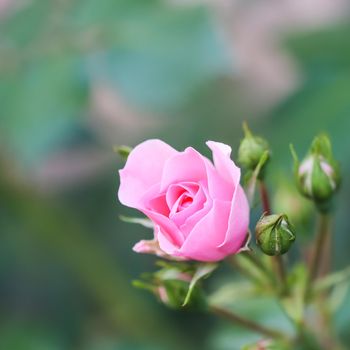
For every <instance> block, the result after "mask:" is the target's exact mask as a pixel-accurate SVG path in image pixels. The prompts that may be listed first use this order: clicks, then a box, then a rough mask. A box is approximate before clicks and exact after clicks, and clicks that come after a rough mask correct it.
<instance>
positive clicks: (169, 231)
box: [118, 140, 249, 261]
mask: <svg viewBox="0 0 350 350" xmlns="http://www.w3.org/2000/svg"><path fill="white" fill-rule="evenodd" d="M207 146H208V147H209V148H210V149H211V151H212V153H213V158H214V165H213V164H212V162H211V161H210V160H209V159H207V158H206V157H204V156H202V155H201V154H200V153H198V152H197V151H196V150H195V149H193V148H192V147H188V148H186V149H185V150H184V151H183V152H178V151H176V150H175V149H173V148H172V147H170V146H169V145H167V144H166V143H164V142H163V141H160V140H147V141H145V142H143V143H141V144H139V145H138V146H136V147H135V148H134V149H133V150H132V152H131V153H130V155H129V157H128V160H127V162H126V164H125V167H124V169H122V170H120V188H119V192H118V197H119V200H120V202H121V203H122V204H124V205H126V206H129V207H132V208H136V209H138V210H140V211H141V212H143V213H144V214H145V215H146V216H148V217H149V219H150V220H152V222H153V223H154V227H155V230H154V235H155V237H154V239H153V240H151V241H149V242H150V243H151V245H150V246H148V244H147V241H142V243H138V244H137V245H136V246H135V247H134V250H136V251H137V252H140V253H143V252H148V253H149V252H154V253H156V254H158V255H161V256H162V255H163V254H162V253H161V252H164V255H168V256H171V257H172V258H175V259H185V260H197V261H218V260H222V259H224V258H225V257H226V256H228V255H231V254H235V253H238V252H239V251H240V249H241V248H243V246H244V244H245V242H246V240H247V232H248V224H249V205H248V201H247V198H246V196H245V193H244V191H243V189H242V187H241V186H240V184H239V181H240V175H241V173H240V169H239V168H238V167H237V166H236V165H235V164H234V162H233V161H232V160H231V159H230V154H231V148H230V147H229V146H227V145H225V144H223V143H219V142H214V141H208V142H207Z"/></svg>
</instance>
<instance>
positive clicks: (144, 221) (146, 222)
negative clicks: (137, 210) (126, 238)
mask: <svg viewBox="0 0 350 350" xmlns="http://www.w3.org/2000/svg"><path fill="white" fill-rule="evenodd" d="M119 219H120V220H121V221H124V222H128V223H130V224H139V225H142V226H143V227H147V228H151V229H153V228H154V225H153V222H152V221H151V220H149V219H145V218H136V217H130V216H124V215H119Z"/></svg>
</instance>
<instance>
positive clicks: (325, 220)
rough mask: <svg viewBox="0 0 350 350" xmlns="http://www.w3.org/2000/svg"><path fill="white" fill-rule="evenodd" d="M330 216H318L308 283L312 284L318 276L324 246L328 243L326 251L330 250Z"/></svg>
mask: <svg viewBox="0 0 350 350" xmlns="http://www.w3.org/2000/svg"><path fill="white" fill-rule="evenodd" d="M330 221H331V220H330V216H329V215H328V214H320V217H319V223H318V226H319V229H318V234H317V237H316V243H315V249H314V251H313V255H312V257H311V262H310V281H311V282H312V281H313V280H314V279H315V278H316V277H317V276H318V274H319V271H320V265H321V257H322V254H323V252H324V250H325V244H326V243H327V242H328V244H327V246H328V245H329V247H327V249H329V250H330V237H329V236H330Z"/></svg>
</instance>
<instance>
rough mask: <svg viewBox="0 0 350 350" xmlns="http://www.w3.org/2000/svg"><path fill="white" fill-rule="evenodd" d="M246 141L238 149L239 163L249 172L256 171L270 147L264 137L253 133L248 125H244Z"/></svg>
mask: <svg viewBox="0 0 350 350" xmlns="http://www.w3.org/2000/svg"><path fill="white" fill-rule="evenodd" d="M243 131H244V139H243V140H242V141H241V143H240V146H239V149H238V163H239V164H241V165H242V166H243V167H244V168H246V169H247V170H252V171H253V170H254V169H255V168H256V167H257V165H258V164H259V161H260V159H261V157H262V156H263V154H264V153H265V152H266V151H268V152H269V145H268V143H267V141H266V140H265V139H263V138H262V137H258V136H255V135H253V134H252V133H251V131H250V130H249V128H248V125H247V124H246V123H243Z"/></svg>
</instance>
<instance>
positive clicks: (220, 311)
mask: <svg viewBox="0 0 350 350" xmlns="http://www.w3.org/2000/svg"><path fill="white" fill-rule="evenodd" d="M209 310H210V311H211V312H212V313H213V314H215V315H217V316H219V317H222V318H224V319H226V320H228V321H230V322H233V323H235V324H239V325H241V326H242V327H244V328H247V329H250V330H251V331H253V332H256V333H260V334H262V335H264V336H266V337H268V338H273V339H280V340H282V339H284V340H286V339H287V335H285V334H284V333H282V332H279V331H276V330H274V329H270V328H267V327H265V326H262V325H260V324H258V323H256V322H254V321H251V320H249V319H247V318H244V317H242V316H240V315H237V314H235V313H233V312H231V311H229V310H226V309H224V308H222V307H220V306H214V305H211V306H210V307H209Z"/></svg>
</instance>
